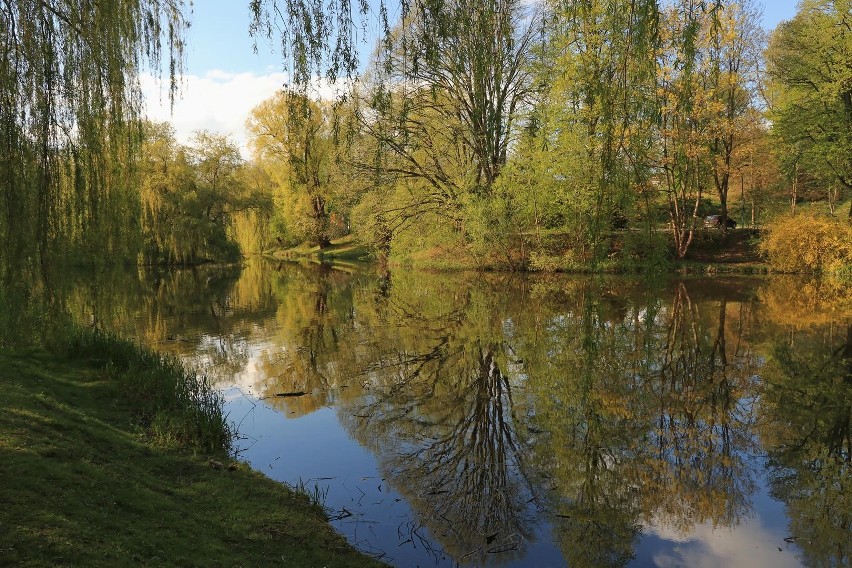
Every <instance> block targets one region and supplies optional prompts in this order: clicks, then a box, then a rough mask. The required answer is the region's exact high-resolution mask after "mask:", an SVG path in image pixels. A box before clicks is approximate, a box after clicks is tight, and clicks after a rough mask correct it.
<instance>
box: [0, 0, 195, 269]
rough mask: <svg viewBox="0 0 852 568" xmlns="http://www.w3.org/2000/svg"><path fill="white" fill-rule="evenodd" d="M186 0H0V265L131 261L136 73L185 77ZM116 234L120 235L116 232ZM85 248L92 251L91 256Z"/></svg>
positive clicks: (135, 217)
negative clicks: (64, 259) (76, 259)
mask: <svg viewBox="0 0 852 568" xmlns="http://www.w3.org/2000/svg"><path fill="white" fill-rule="evenodd" d="M185 10H186V6H185V3H184V1H183V0H0V50H2V52H3V55H2V57H0V242H2V243H3V245H2V246H3V249H2V252H0V257H2V260H3V262H2V263H0V266H2V269H0V270H3V271H4V272H5V274H6V276H7V277H8V276H10V275H14V274H15V273H17V272H18V271H20V270H22V269H24V270H26V269H32V268H35V267H37V266H38V265H39V263H40V264H41V265H42V267H43V266H44V265H45V264H46V263H48V262H50V261H51V259H52V258H54V257H55V256H56V255H58V254H65V253H69V252H72V251H73V252H83V253H86V252H93V251H94V249H95V248H97V251H98V252H99V253H103V252H106V253H111V254H114V255H127V254H129V253H130V252H131V251H132V248H131V243H130V242H129V240H130V239H131V238H132V237H131V236H130V235H131V234H132V231H128V230H127V229H128V227H132V226H134V225H136V226H138V208H139V205H138V197H137V198H135V199H134V198H133V196H132V195H131V189H130V183H129V180H128V179H127V177H128V171H129V170H128V166H129V163H130V159H131V157H132V156H133V149H134V148H135V147H136V144H137V142H138V140H139V135H140V132H139V126H138V121H137V120H136V119H137V117H138V116H139V113H140V110H141V104H142V101H141V91H140V87H139V83H138V75H139V73H140V72H142V71H146V70H149V71H151V72H152V73H154V74H157V75H161V74H162V73H163V70H165V72H166V73H168V75H169V77H170V79H171V80H170V83H169V84H170V88H169V91H170V95H173V94H174V92H175V88H176V77H177V75H178V74H179V72H180V71H181V69H182V61H183V47H184V39H183V38H184V33H185V30H186V28H187V21H186V19H185V15H184V14H185ZM118 228H121V230H118ZM86 249H88V250H86Z"/></svg>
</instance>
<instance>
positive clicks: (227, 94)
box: [142, 69, 338, 157]
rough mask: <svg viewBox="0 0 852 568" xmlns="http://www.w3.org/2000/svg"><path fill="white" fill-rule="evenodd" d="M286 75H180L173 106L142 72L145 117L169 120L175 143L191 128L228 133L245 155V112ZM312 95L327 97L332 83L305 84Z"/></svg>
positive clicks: (183, 139)
mask: <svg viewBox="0 0 852 568" xmlns="http://www.w3.org/2000/svg"><path fill="white" fill-rule="evenodd" d="M287 79H288V75H287V74H286V73H281V72H269V73H266V74H263V75H258V74H255V73H227V72H225V71H220V70H218V69H214V70H211V71H209V72H207V73H206V74H205V75H204V76H203V77H199V76H197V75H185V76H183V77H182V78H181V82H180V85H181V88H180V92H179V93H178V95H177V97H176V100H175V105H174V110H173V111H172V110H171V109H170V108H169V100H168V98H169V97H168V87H167V86H164V85H161V83H160V82H158V80H157V79H156V78H154V77H153V76H151V75H143V76H142V92H143V94H144V96H145V101H146V110H147V116H148V118H149V119H151V120H154V121H157V122H164V121H167V122H171V123H172V125H173V126H174V128H175V135H176V137H177V140H178V142H180V143H182V144H186V143H188V142H189V140H190V138H191V137H192V134H193V132H195V131H197V130H210V131H212V132H216V133H219V134H227V135H230V136H231V138H232V139H233V140H234V141H235V142H236V143H237V144H238V145H239V146H240V149H241V150H242V153H243V156H244V157H248V156H249V152H248V137H247V134H246V128H245V122H246V119H247V118H248V115H249V113H250V112H251V110H252V109H253V108H254V107H256V106H257V105H258V104H260V103H261V102H262V101H264V100H266V99H268V98H269V97H271V96H272V95H274V94H275V92H276V91H278V90H280V89H281V88H283V87H284V85H285V84H286V83H287ZM310 92H311V94H312V95H313V96H316V97H317V98H323V99H331V98H333V97H334V95H335V93H337V92H338V87H336V86H335V85H334V84H329V83H327V82H325V81H316V82H315V83H314V85H313V86H312V87H311V88H310Z"/></svg>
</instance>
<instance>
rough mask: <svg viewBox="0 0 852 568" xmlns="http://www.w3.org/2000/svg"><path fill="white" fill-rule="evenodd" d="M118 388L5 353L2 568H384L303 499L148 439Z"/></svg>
mask: <svg viewBox="0 0 852 568" xmlns="http://www.w3.org/2000/svg"><path fill="white" fill-rule="evenodd" d="M119 385H120V383H119V382H117V381H115V380H114V378H113V377H112V376H111V374H110V372H109V371H108V369H105V368H104V366H103V364H102V362H100V361H95V360H89V359H79V358H73V359H68V358H63V357H58V356H54V355H51V354H48V353H47V352H45V351H40V350H29V351H21V350H17V351H15V352H10V351H2V350H0V389H2V396H0V565H10V566H110V567H112V566H272V565H274V566H299V567H306V566H379V565H380V564H378V563H377V562H375V561H373V560H371V559H369V558H367V557H364V556H362V555H360V554H359V553H357V552H356V551H354V550H353V549H352V548H350V547H349V546H348V544H347V543H346V542H345V540H344V539H343V538H342V537H341V536H340V535H338V534H337V533H336V532H334V530H333V529H332V528H331V527H330V526H329V525H328V524H327V522H326V520H325V517H324V516H323V513H322V510H321V509H320V508H319V507H318V506H316V505H313V504H311V503H310V502H309V499H308V498H307V497H306V496H305V495H302V494H299V493H297V492H294V491H291V490H290V489H288V488H287V487H285V486H283V485H281V484H280V483H277V482H275V481H273V480H271V479H269V478H267V477H265V476H263V475H261V474H260V473H257V472H255V471H253V470H251V469H250V468H248V467H247V466H246V465H244V464H240V463H236V462H231V461H229V460H228V458H227V456H225V455H221V454H220V455H203V454H199V453H194V452H193V450H191V449H189V448H187V447H186V446H183V445H181V444H180V443H179V442H177V441H174V442H168V441H165V440H163V439H162V438H160V437H156V436H152V435H151V432H150V431H149V430H148V429H147V428H146V427H144V424H143V423H140V422H139V421H138V420H137V419H136V418H134V413H133V408H132V407H133V404H132V401H130V402H129V401H128V400H127V397H126V396H123V394H122V393H121V392H120V386H119ZM211 460H216V461H215V462H214V463H211ZM220 464H221V465H222V466H223V467H218V466H219V465H220ZM229 465H230V466H231V467H232V468H233V469H229V467H228V466H229Z"/></svg>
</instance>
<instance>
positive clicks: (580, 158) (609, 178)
mask: <svg viewBox="0 0 852 568" xmlns="http://www.w3.org/2000/svg"><path fill="white" fill-rule="evenodd" d="M547 5H548V15H547V17H546V20H545V22H546V25H545V27H544V33H545V36H546V41H545V44H544V49H543V50H542V52H541V54H540V56H538V57H537V61H536V69H537V74H536V76H537V78H536V81H537V83H539V84H540V85H542V87H543V92H542V93H541V96H540V98H539V99H538V100H537V104H536V107H535V110H534V112H533V113H532V116H531V118H530V123H529V132H531V133H532V134H533V140H532V143H533V144H534V145H535V146H537V147H538V148H542V149H544V154H545V156H544V161H543V164H542V165H543V166H544V172H542V173H543V174H544V175H543V176H540V175H539V176H536V177H538V179H539V180H540V183H541V184H543V185H544V186H545V187H547V186H550V188H552V189H555V190H556V191H557V192H558V193H562V195H561V197H560V198H559V200H560V201H561V202H562V203H564V204H565V207H563V214H562V215H561V217H562V219H563V222H569V223H571V224H572V225H573V226H574V227H575V228H576V229H577V231H578V232H580V233H583V237H582V239H575V241H576V245H575V246H576V247H580V248H586V249H588V251H582V250H581V251H579V252H580V255H577V256H579V257H580V258H583V257H585V258H583V260H584V261H589V260H591V261H592V262H594V261H596V260H599V259H600V258H602V257H603V256H604V255H605V254H606V253H608V252H609V250H608V246H606V245H607V244H608V243H607V241H606V239H605V236H606V233H607V232H608V230H609V228H610V226H611V221H612V219H613V218H614V217H621V216H622V215H624V214H628V213H629V212H630V211H631V209H632V205H633V203H634V202H635V198H636V195H635V191H634V190H635V188H636V187H643V186H645V185H646V182H647V179H648V175H649V172H648V171H647V168H646V167H644V166H643V165H642V164H641V163H640V160H639V159H638V157H639V156H641V155H643V154H644V153H645V151H646V147H647V146H648V144H649V143H650V142H649V141H650V137H649V133H650V128H649V124H648V122H649V119H650V117H651V115H652V113H651V111H652V110H653V108H652V106H651V104H650V103H651V102H652V100H651V99H650V98H649V97H648V96H647V93H648V91H649V90H650V85H651V84H652V81H653V78H654V58H653V53H654V49H653V48H654V41H655V38H656V37H657V20H658V7H657V2H656V1H653V0H640V1H636V2H630V3H629V5H625V3H624V2H619V1H616V0H583V1H580V2H563V1H559V0H554V1H551V2H548V3H547ZM537 55H538V54H537ZM560 186H561V187H560ZM582 241H585V242H582Z"/></svg>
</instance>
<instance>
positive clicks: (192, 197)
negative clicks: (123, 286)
mask: <svg viewBox="0 0 852 568" xmlns="http://www.w3.org/2000/svg"><path fill="white" fill-rule="evenodd" d="M145 130H146V137H145V143H144V144H143V146H142V150H141V152H140V156H139V163H138V171H137V179H138V188H139V189H138V191H139V198H140V199H141V202H142V236H143V243H144V246H143V250H142V257H143V259H144V261H145V262H146V263H149V264H157V263H166V264H187V263H197V262H202V261H206V260H218V261H223V260H234V259H235V258H236V257H237V256H238V255H239V254H240V245H241V244H242V245H243V246H244V247H253V248H255V251H257V249H262V248H263V247H264V246H265V244H266V242H267V240H268V236H267V235H266V234H265V233H264V229H263V227H265V226H266V225H267V223H268V215H269V210H270V208H271V199H270V197H269V193H270V187H269V186H270V184H271V183H270V182H269V180H268V178H264V176H263V175H262V173H261V172H258V171H256V169H250V168H248V167H247V166H245V165H244V164H243V161H242V158H241V157H240V155H239V150H238V149H237V147H236V145H235V144H234V143H233V142H231V141H230V140H229V139H228V138H226V137H225V136H220V135H217V134H212V133H209V132H205V131H202V132H198V133H196V135H195V137H194V138H193V140H192V142H191V145H190V146H186V147H185V146H182V145H180V144H177V142H176V141H175V139H174V131H173V129H172V127H171V126H170V125H168V124H146V125H145ZM246 252H249V251H246Z"/></svg>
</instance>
